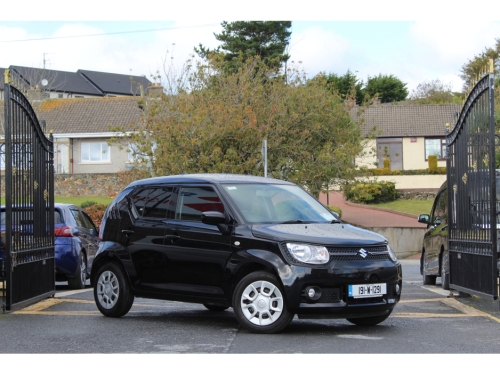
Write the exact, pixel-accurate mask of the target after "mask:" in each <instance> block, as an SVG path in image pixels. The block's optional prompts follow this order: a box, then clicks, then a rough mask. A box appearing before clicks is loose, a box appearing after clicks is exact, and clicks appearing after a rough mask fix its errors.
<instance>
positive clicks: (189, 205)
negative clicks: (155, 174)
mask: <svg viewBox="0 0 500 375" xmlns="http://www.w3.org/2000/svg"><path fill="white" fill-rule="evenodd" d="M206 211H217V212H221V213H224V206H223V204H222V202H221V200H220V198H219V196H218V195H217V193H215V191H214V190H213V189H212V188H210V187H186V188H181V190H180V193H179V203H178V204H177V213H176V216H175V218H176V219H178V220H190V221H201V213H202V212H206Z"/></svg>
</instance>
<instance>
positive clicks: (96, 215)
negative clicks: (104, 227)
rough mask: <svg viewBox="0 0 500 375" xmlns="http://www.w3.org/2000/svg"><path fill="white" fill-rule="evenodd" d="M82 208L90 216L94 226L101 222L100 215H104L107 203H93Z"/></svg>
mask: <svg viewBox="0 0 500 375" xmlns="http://www.w3.org/2000/svg"><path fill="white" fill-rule="evenodd" d="M84 203H85V202H84ZM82 208H83V210H84V211H85V212H86V213H87V215H89V216H90V218H91V219H92V221H93V222H94V224H95V225H96V226H100V225H101V222H102V217H103V216H104V211H106V208H108V205H107V204H93V205H91V206H86V207H83V203H82Z"/></svg>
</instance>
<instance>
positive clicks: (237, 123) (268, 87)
mask: <svg viewBox="0 0 500 375" xmlns="http://www.w3.org/2000/svg"><path fill="white" fill-rule="evenodd" d="M237 59H239V60H238V61H237V63H238V64H237V66H238V69H237V70H236V71H234V72H232V73H228V72H225V63H226V61H225V59H224V57H223V56H221V55H212V56H211V57H210V58H209V59H208V60H204V61H199V62H197V63H196V65H195V67H194V69H192V71H191V72H190V73H189V76H188V79H187V80H185V82H189V89H188V88H186V89H184V90H183V89H182V88H181V89H179V88H178V89H176V92H175V93H168V92H167V93H166V94H165V95H163V96H162V97H160V98H149V99H141V100H142V101H143V102H144V101H145V102H147V103H148V104H147V105H145V104H144V103H143V104H142V107H143V108H144V116H143V122H142V123H140V124H135V125H133V126H132V127H131V128H127V129H122V131H123V132H124V133H125V132H127V131H130V133H126V134H128V136H129V141H130V143H132V144H134V145H136V146H135V147H136V148H137V149H138V150H142V151H143V152H152V155H150V156H149V157H148V158H147V159H145V160H137V163H138V164H137V168H141V167H142V168H145V163H149V164H150V165H151V168H152V170H153V173H154V174H156V175H168V174H176V173H182V172H186V173H196V172H220V173H243V174H252V175H263V174H264V171H263V165H262V162H263V161H262V155H261V152H260V150H261V145H262V140H264V139H266V140H267V144H268V174H269V176H273V177H277V178H282V179H285V180H290V181H294V182H296V183H298V184H300V185H302V186H305V187H307V188H308V189H309V191H310V192H311V193H312V194H315V195H316V196H317V195H318V194H319V192H320V191H321V190H323V189H326V188H327V187H328V185H329V184H331V183H339V182H343V181H344V180H351V179H353V177H354V174H355V165H354V158H355V157H356V155H358V154H360V153H361V152H362V150H363V143H364V138H363V136H362V133H361V127H360V125H359V124H358V123H356V122H353V121H352V120H351V117H350V115H349V111H350V110H351V109H352V107H349V106H348V105H346V102H345V101H344V100H343V99H342V98H341V97H340V96H339V95H338V94H337V93H335V92H331V91H328V90H325V89H324V87H325V84H326V83H325V81H324V80H322V79H318V80H315V81H312V82H307V80H306V78H305V77H306V74H305V73H304V72H303V71H299V70H297V69H292V68H290V69H289V70H290V72H289V79H288V82H285V80H283V79H280V77H277V78H275V79H268V77H269V76H270V75H271V73H272V72H274V68H273V67H269V66H267V65H266V64H265V63H264V62H263V61H262V60H261V59H260V58H259V57H248V58H247V59H246V61H243V57H242V56H240V57H238V58H237ZM222 72H225V74H221V73H222ZM214 76H217V79H215V80H214V79H213V77H214ZM172 81H175V79H172ZM306 83H308V84H306ZM141 163H142V164H141Z"/></svg>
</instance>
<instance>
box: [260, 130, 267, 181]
mask: <svg viewBox="0 0 500 375" xmlns="http://www.w3.org/2000/svg"><path fill="white" fill-rule="evenodd" d="M261 152H262V159H264V177H267V139H264V140H263V141H262V150H261Z"/></svg>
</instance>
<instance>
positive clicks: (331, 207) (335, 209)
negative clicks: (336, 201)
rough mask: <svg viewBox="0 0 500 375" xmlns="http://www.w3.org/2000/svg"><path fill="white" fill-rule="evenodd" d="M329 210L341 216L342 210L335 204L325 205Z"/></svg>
mask: <svg viewBox="0 0 500 375" xmlns="http://www.w3.org/2000/svg"><path fill="white" fill-rule="evenodd" d="M326 207H328V209H329V210H330V211H333V212H336V213H338V214H339V217H342V210H341V209H340V208H339V207H337V206H326Z"/></svg>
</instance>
